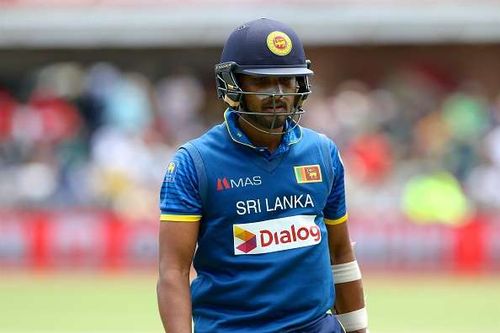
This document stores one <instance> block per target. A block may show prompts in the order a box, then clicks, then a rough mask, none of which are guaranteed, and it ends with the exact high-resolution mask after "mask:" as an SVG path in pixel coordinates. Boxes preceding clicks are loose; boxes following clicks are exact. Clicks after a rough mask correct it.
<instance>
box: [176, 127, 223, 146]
mask: <svg viewBox="0 0 500 333" xmlns="http://www.w3.org/2000/svg"><path fill="white" fill-rule="evenodd" d="M225 132H226V129H225V127H224V125H223V124H218V125H215V126H213V127H212V128H210V129H209V130H208V131H206V132H205V133H204V134H202V135H200V136H199V137H197V138H194V139H192V140H190V141H188V142H186V143H185V144H184V145H182V146H181V147H185V146H187V145H193V146H195V147H196V148H197V149H198V150H205V149H216V148H218V146H220V145H221V144H224V142H225Z"/></svg>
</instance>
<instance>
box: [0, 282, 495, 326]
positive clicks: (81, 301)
mask: <svg viewBox="0 0 500 333" xmlns="http://www.w3.org/2000/svg"><path fill="white" fill-rule="evenodd" d="M155 283H156V278H155V276H154V274H142V275H141V274H137V275H89V274H87V275H81V274H80V275H77V274H52V275H36V276H34V275H24V274H20V273H16V274H7V275H5V274H3V273H2V276H1V277H0V332H5V333H21V332H23V333H28V332H29V333H34V332H37V333H48V332H53V333H59V332H61V333H62V332H68V333H70V332H71V333H73V332H75V333H76V332H86V333H90V332H92V333H100V332H110V333H113V332H123V333H127V332H144V333H148V332H162V328H161V323H160V319H159V316H158V314H157V313H158V311H157V307H156V294H155ZM365 291H366V294H367V301H368V311H369V316H370V331H371V333H396V332H398V333H452V332H453V333H456V332H500V328H499V327H500V278H499V277H498V276H497V277H469V278H450V277H444V276H440V277H436V276H426V277H418V276H399V277H392V278H389V277H384V276H374V275H369V274H366V275H365Z"/></svg>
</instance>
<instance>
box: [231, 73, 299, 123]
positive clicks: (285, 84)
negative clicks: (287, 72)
mask: <svg viewBox="0 0 500 333" xmlns="http://www.w3.org/2000/svg"><path fill="white" fill-rule="evenodd" d="M239 83H240V86H241V88H242V89H243V90H244V91H249V92H257V93H265V94H277V95H276V96H275V97H274V98H273V97H272V96H269V95H244V97H243V98H244V105H245V109H246V111H249V112H262V113H269V116H261V115H248V116H247V117H248V118H250V119H251V120H252V121H253V122H254V123H255V124H256V125H260V126H261V127H262V128H265V129H270V128H272V129H277V128H282V127H283V125H284V124H285V121H286V118H287V116H286V115H280V116H274V115H273V114H274V113H275V112H279V113H290V112H291V111H292V108H293V107H294V98H295V97H294V96H293V95H291V96H283V95H281V96H280V95H279V94H282V93H294V92H297V80H296V78H295V77H293V76H291V77H289V76H287V77H270V76H249V75H241V76H240V77H239ZM273 122H274V124H273Z"/></svg>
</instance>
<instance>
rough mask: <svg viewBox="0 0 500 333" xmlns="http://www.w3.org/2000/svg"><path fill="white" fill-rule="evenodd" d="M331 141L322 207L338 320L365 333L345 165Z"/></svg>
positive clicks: (360, 332) (365, 323)
mask: <svg viewBox="0 0 500 333" xmlns="http://www.w3.org/2000/svg"><path fill="white" fill-rule="evenodd" d="M330 143H331V158H332V168H333V175H334V177H333V183H332V189H331V192H330V195H329V196H328V199H327V204H326V206H325V209H324V210H323V213H324V216H325V224H326V228H327V231H328V246H329V249H330V261H331V264H332V273H333V280H334V283H335V286H334V287H335V292H336V300H335V308H334V309H333V310H335V312H336V314H337V319H338V320H339V321H340V322H341V323H342V325H343V326H344V327H345V329H346V331H347V332H356V333H365V332H366V327H367V326H368V316H367V313H366V309H365V301H364V295H363V285H362V282H361V272H360V270H359V266H358V263H357V261H356V258H355V256H354V251H353V248H352V245H351V239H350V237H349V231H348V228H347V223H346V222H347V210H346V205H345V184H344V165H343V163H342V159H341V158H340V153H339V151H338V149H337V147H336V146H335V145H334V144H333V142H330Z"/></svg>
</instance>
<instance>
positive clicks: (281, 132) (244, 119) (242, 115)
mask: <svg viewBox="0 0 500 333" xmlns="http://www.w3.org/2000/svg"><path fill="white" fill-rule="evenodd" d="M240 108H241V107H240ZM240 108H239V109H240ZM235 112H236V113H238V115H239V117H240V118H241V119H242V120H243V121H244V122H245V123H247V124H248V125H250V126H251V127H252V128H254V129H255V130H257V131H259V132H261V133H264V134H271V135H283V134H285V133H287V132H288V131H292V130H293V129H294V128H295V127H297V126H298V125H299V122H300V119H301V118H302V113H297V115H298V119H297V121H295V120H294V119H293V116H287V117H286V120H288V119H290V123H292V124H293V125H292V126H291V127H289V128H287V129H285V128H284V127H285V126H286V120H285V123H284V124H283V127H282V130H281V131H279V132H272V131H271V130H272V129H273V128H269V130H265V129H262V128H260V127H259V126H257V125H255V124H254V122H253V121H251V120H250V119H247V118H246V115H247V114H248V113H239V112H237V111H235ZM277 117H278V115H275V116H274V119H273V124H274V122H275V121H276V118H277Z"/></svg>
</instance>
